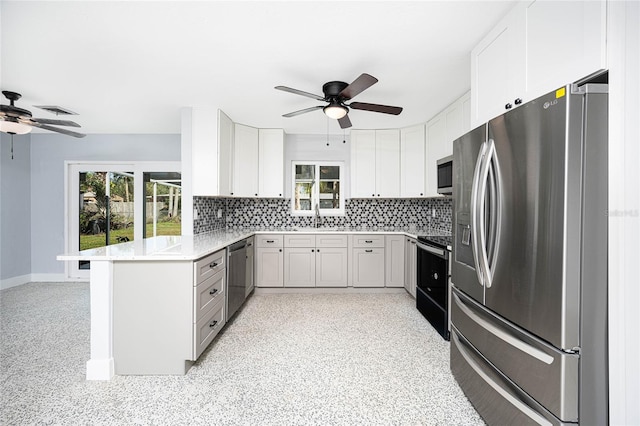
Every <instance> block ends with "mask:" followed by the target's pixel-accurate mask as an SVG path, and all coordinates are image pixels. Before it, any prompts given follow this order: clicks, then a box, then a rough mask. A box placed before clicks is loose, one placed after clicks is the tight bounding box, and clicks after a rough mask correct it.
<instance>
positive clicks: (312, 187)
mask: <svg viewBox="0 0 640 426" xmlns="http://www.w3.org/2000/svg"><path fill="white" fill-rule="evenodd" d="M292 174H293V188H292V197H291V200H292V202H291V212H292V214H294V215H314V214H315V212H316V207H317V208H318V210H319V212H320V214H321V215H323V216H329V215H341V214H344V197H343V195H342V192H341V179H342V163H338V162H294V163H293V173H292Z"/></svg>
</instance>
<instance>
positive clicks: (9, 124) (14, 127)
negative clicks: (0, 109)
mask: <svg viewBox="0 0 640 426" xmlns="http://www.w3.org/2000/svg"><path fill="white" fill-rule="evenodd" d="M0 131H1V132H3V133H8V134H10V135H24V134H27V133H29V132H30V131H31V126H27V125H26V124H22V123H18V121H17V120H15V121H13V120H12V119H11V118H7V117H3V119H2V121H0Z"/></svg>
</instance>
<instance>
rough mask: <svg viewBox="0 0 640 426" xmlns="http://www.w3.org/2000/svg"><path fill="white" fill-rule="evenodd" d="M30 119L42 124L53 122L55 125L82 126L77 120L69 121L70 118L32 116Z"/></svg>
mask: <svg viewBox="0 0 640 426" xmlns="http://www.w3.org/2000/svg"><path fill="white" fill-rule="evenodd" d="M29 120H30V121H32V122H36V123H40V124H53V125H55V126H69V127H80V125H79V124H78V123H76V122H75V121H69V120H51V119H49V118H31V119H29Z"/></svg>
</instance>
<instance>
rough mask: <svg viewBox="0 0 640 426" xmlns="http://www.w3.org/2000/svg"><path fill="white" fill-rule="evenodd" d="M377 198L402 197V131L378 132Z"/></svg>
mask: <svg viewBox="0 0 640 426" xmlns="http://www.w3.org/2000/svg"><path fill="white" fill-rule="evenodd" d="M375 193H376V197H382V198H392V197H399V196H400V130H398V129H388V130H376V192H375Z"/></svg>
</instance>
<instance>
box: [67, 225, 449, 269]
mask: <svg viewBox="0 0 640 426" xmlns="http://www.w3.org/2000/svg"><path fill="white" fill-rule="evenodd" d="M320 232H322V233H349V234H372V233H380V234H404V235H407V236H409V237H413V238H416V237H417V236H418V235H427V234H430V235H434V234H435V233H436V232H437V231H433V230H428V229H413V230H406V229H377V228H376V229H350V228H349V229H347V228H317V229H316V228H283V229H238V230H224V231H216V232H210V233H206V234H200V235H195V236H181V235H174V236H159V237H153V238H146V239H144V240H142V241H129V242H126V243H120V244H114V245H110V246H105V247H99V248H95V249H89V250H82V251H76V252H71V253H65V254H61V255H58V256H57V259H58V260H94V261H95V260H122V261H127V260H152V261H153V260H163V261H166V260H196V259H199V258H201V257H203V256H206V255H208V254H210V253H213V252H215V251H218V250H221V249H224V248H225V247H227V246H228V245H230V244H233V243H235V242H237V241H240V240H242V239H245V238H248V237H250V236H252V235H254V234H266V233H272V234H289V233H291V234H304V233H320Z"/></svg>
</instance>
